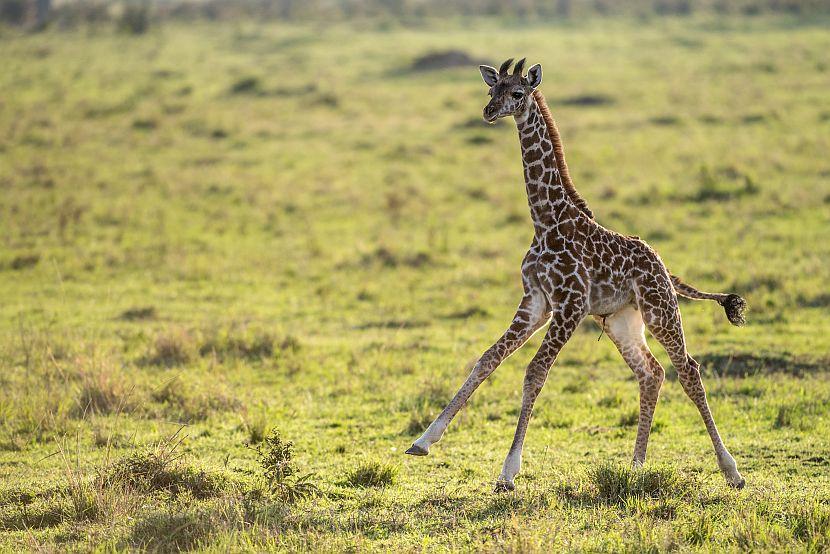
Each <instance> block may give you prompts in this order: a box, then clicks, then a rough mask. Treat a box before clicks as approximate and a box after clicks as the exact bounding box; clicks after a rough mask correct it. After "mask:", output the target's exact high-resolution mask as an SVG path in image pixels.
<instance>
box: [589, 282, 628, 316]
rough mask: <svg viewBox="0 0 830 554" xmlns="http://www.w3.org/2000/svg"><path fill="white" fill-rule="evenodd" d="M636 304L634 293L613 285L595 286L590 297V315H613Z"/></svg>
mask: <svg viewBox="0 0 830 554" xmlns="http://www.w3.org/2000/svg"><path fill="white" fill-rule="evenodd" d="M633 302H634V291H632V290H625V289H622V290H621V288H618V287H614V286H611V285H594V286H592V287H591V292H590V294H589V295H588V313H589V314H591V315H608V314H613V313H616V312H618V311H620V310H621V309H623V308H624V307H625V306H627V305H629V304H632V303H633Z"/></svg>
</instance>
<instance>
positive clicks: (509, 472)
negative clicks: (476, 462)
mask: <svg viewBox="0 0 830 554" xmlns="http://www.w3.org/2000/svg"><path fill="white" fill-rule="evenodd" d="M571 313H573V312H571ZM581 319H582V317H581V316H579V317H572V318H565V317H563V316H562V314H561V313H560V314H557V313H554V315H553V320H552V321H551V324H550V328H549V329H548V332H547V334H546V335H545V339H544V340H543V341H542V346H541V347H540V348H539V351H538V352H536V355H535V356H533V360H531V362H530V364H529V365H528V367H527V371H526V372H525V379H524V386H523V387H522V409H521V411H520V412H519V421H518V422H517V424H516V434H515V435H514V436H513V443H512V444H511V445H510V451H509V452H508V453H507V457H506V458H505V460H504V465H503V466H502V470H501V473H500V474H499V478H498V480H497V481H496V486H495V491H496V492H503V491H512V490H514V489H515V488H516V485H515V483H514V480H515V478H516V476H517V475H518V474H519V470H520V469H521V466H522V448H523V445H524V439H525V435H526V433H527V426H528V423H529V422H530V416H531V415H532V413H533V405H534V403H535V402H536V398H537V397H538V396H539V393H540V392H541V391H542V387H543V386H544V385H545V381H546V380H547V378H548V372H549V371H550V368H551V366H552V365H553V362H554V361H555V360H556V356H558V355H559V351H560V350H561V348H562V346H564V344H565V343H566V342H567V341H568V339H569V338H570V337H571V335H572V334H573V331H574V329H576V326H577V325H578V324H579V321H580V320H581Z"/></svg>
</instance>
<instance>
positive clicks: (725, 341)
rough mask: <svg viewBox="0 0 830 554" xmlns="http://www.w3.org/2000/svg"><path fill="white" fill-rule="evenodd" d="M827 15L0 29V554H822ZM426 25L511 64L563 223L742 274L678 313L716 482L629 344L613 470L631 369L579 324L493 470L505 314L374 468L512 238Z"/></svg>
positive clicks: (437, 39)
mask: <svg viewBox="0 0 830 554" xmlns="http://www.w3.org/2000/svg"><path fill="white" fill-rule="evenodd" d="M826 25H827V22H826V21H813V22H803V21H801V22H799V21H794V20H792V19H783V18H781V19H767V18H757V19H751V20H750V19H744V20H741V19H734V20H733V19H720V20H714V19H702V18H693V19H654V20H651V21H624V20H596V21H586V22H576V23H571V24H569V25H547V26H542V25H537V24H533V23H530V24H528V23H521V24H520V23H515V22H511V23H502V22H499V21H495V20H476V21H472V22H470V21H464V22H462V21H449V22H441V23H438V22H436V23H432V24H425V25H424V26H423V27H419V28H411V29H404V28H397V27H394V26H392V27H390V26H388V25H387V26H372V25H370V24H362V25H352V26H346V25H343V26H325V27H324V26H317V25H313V24H308V25H299V26H291V27H289V26H281V25H278V24H268V25H259V24H256V23H253V22H251V23H227V24H217V23H214V24H208V23H201V24H194V25H190V26H184V25H181V26H180V25H176V24H169V25H165V26H162V27H155V28H151V30H150V31H149V32H148V33H146V34H144V35H141V36H127V35H123V34H117V33H115V32H112V31H110V30H106V29H98V30H95V29H79V30H74V31H63V32H62V31H49V32H46V33H41V34H33V35H24V34H20V33H18V32H16V31H11V30H8V29H6V30H0V59H2V60H3V62H2V66H3V69H2V71H0V191H2V196H0V239H2V248H0V306H2V308H0V314H2V317H0V368H2V369H0V550H2V551H17V550H20V549H21V548H22V549H35V548H41V549H44V550H55V551H63V550H66V549H76V550H88V549H92V548H99V549H101V550H120V549H130V548H147V549H150V550H177V549H181V550H186V549H201V550H214V551H227V550H237V549H249V550H265V549H285V550H305V549H311V550H320V551H333V550H338V551H339V550H375V549H376V550H387V549H388V550H393V549H394V550H404V551H412V550H425V551H442V550H456V549H463V550H479V551H480V550H509V551H523V552H524V551H534V550H539V551H551V550H573V551H577V550H606V551H623V550H625V551H651V550H660V551H663V550H674V549H677V550H697V549H702V550H745V549H750V548H755V549H759V550H776V551H781V550H791V551H804V550H808V551H827V550H829V549H830V473H828V470H830V439H828V437H830V418H828V402H829V401H830V379H828V375H830V374H829V373H828V366H829V365H830V354H828V352H830V334H828V332H827V331H828V329H829V328H830V313H829V312H828V307H830V293H829V292H828V288H827V283H828V282H830V263H828V259H830V242H828V232H830V185H828V182H829V181H830V159H828V156H827V153H828V151H830V62H828V59H827V52H828V51H830V34H828V33H827V26H826ZM446 48H458V49H462V50H464V51H466V52H468V53H469V54H470V55H471V56H472V57H473V58H474V59H478V58H481V59H482V60H483V61H486V62H489V63H491V64H498V63H500V62H501V61H502V60H503V59H504V58H507V57H521V56H528V58H529V61H530V62H531V63H535V62H540V63H542V65H543V67H544V71H545V73H544V82H543V84H542V86H541V89H542V90H543V91H544V93H545V94H546V96H547V98H548V103H549V104H550V106H551V108H552V110H553V113H554V116H555V117H556V118H557V120H558V123H559V126H560V129H561V131H562V135H563V139H564V142H565V147H566V151H567V153H568V161H569V164H570V167H571V173H572V175H573V177H574V181H575V183H576V184H577V187H578V188H579V190H580V191H581V193H582V194H583V195H584V196H585V197H586V199H587V200H588V202H589V204H590V206H591V207H592V209H593V210H594V213H595V214H596V215H597V219H598V220H599V222H601V223H602V224H603V225H605V226H607V227H610V228H613V229H615V230H617V231H620V232H623V233H628V234H637V235H640V236H641V237H643V238H644V239H646V240H647V241H648V242H649V243H650V244H651V245H652V246H654V247H655V248H656V249H657V250H658V251H659V252H660V253H661V255H662V256H663V258H664V260H665V261H666V263H667V264H668V266H669V268H670V269H671V270H672V272H673V273H676V274H678V275H680V276H682V277H683V278H684V279H686V280H687V281H689V282H691V283H693V284H695V285H696V286H698V287H700V288H707V289H712V290H718V291H721V290H724V291H734V292H737V293H740V294H742V295H744V296H745V297H746V298H747V299H748V301H749V303H750V305H751V312H750V313H749V324H748V325H747V326H746V327H743V328H734V327H731V326H730V325H729V324H728V322H727V321H726V319H725V317H724V315H723V312H722V310H721V309H720V308H719V307H717V306H715V305H712V304H711V303H695V304H690V303H684V304H683V305H682V309H683V316H684V322H685V328H686V332H687V337H688V344H689V348H690V351H691V353H692V354H693V355H694V356H695V357H696V358H697V359H699V360H700V361H701V362H702V363H703V365H704V382H705V384H706V386H707V388H708V391H709V398H710V404H711V406H712V409H713V412H714V416H715V419H716V421H717V422H718V424H719V426H720V430H721V433H722V435H723V436H724V440H725V442H726V444H727V446H728V447H729V448H730V450H731V451H732V453H733V455H734V456H735V458H736V459H737V461H738V467H739V468H740V469H741V471H742V473H743V475H744V476H745V477H746V479H747V487H746V488H745V489H744V490H742V491H734V490H731V489H729V488H727V486H726V484H725V481H724V479H723V478H722V476H721V475H720V474H719V473H718V471H717V466H716V463H715V458H714V455H713V453H712V449H711V444H710V442H709V438H708V436H707V435H706V432H705V429H704V427H703V424H702V422H701V420H700V417H699V415H698V414H697V411H696V409H695V408H694V406H693V404H692V403H691V402H690V401H689V400H688V399H687V398H686V397H685V395H684V394H683V391H682V389H681V387H680V385H679V384H678V382H677V380H676V375H675V373H674V371H673V369H670V364H669V362H668V360H667V359H666V356H665V354H664V352H663V351H662V349H660V348H659V345H656V344H653V346H654V351H655V353H656V354H657V355H658V357H659V359H660V360H661V361H662V362H663V363H664V366H665V367H666V368H667V373H668V379H667V382H666V384H665V385H664V388H663V392H662V395H661V401H660V404H659V405H658V408H657V414H656V420H655V428H654V432H653V434H652V438H651V443H650V448H649V462H648V463H647V465H646V467H645V469H644V470H642V471H637V472H632V471H631V470H629V469H627V463H628V460H629V459H630V456H631V451H632V448H633V442H634V434H635V430H636V409H637V406H638V400H637V385H636V382H635V381H634V379H633V376H632V375H631V372H630V371H629V370H628V369H627V367H626V366H625V365H624V363H623V362H622V360H621V359H620V358H619V356H618V354H617V353H616V351H615V350H614V348H613V345H612V344H611V343H610V341H609V340H608V339H607V338H605V337H603V338H602V339H601V340H599V341H598V340H597V337H598V335H599V329H598V328H597V327H596V326H595V325H594V324H593V323H589V322H586V323H585V324H584V325H583V327H581V328H580V331H579V332H578V333H577V335H576V336H575V337H574V338H573V340H572V341H571V342H570V343H569V344H568V345H567V347H566V348H565V350H564V351H563V353H562V355H561V356H560V358H559V360H558V361H557V363H556V365H555V366H554V369H553V370H552V371H551V377H550V379H549V381H548V384H547V386H546V388H545V389H544V391H543V393H542V396H541V398H540V400H539V402H537V404H536V406H537V407H536V411H535V414H534V418H533V421H532V422H531V426H530V430H529V433H528V438H527V441H526V445H525V455H524V466H523V472H522V474H521V475H520V476H519V478H518V479H517V487H518V489H517V491H516V492H515V493H510V494H501V495H497V494H494V493H492V492H491V490H492V484H493V482H494V480H495V478H496V476H497V475H498V471H499V469H500V467H501V462H502V460H503V459H504V456H505V454H506V453H507V448H508V446H509V444H510V440H511V438H512V433H513V430H514V426H515V419H516V416H517V414H518V409H519V404H520V396H521V382H522V375H523V368H524V366H525V364H526V363H527V362H528V360H529V359H530V357H531V356H532V353H533V352H534V351H535V347H536V346H538V343H539V337H538V336H537V337H536V338H534V339H533V340H531V342H530V343H529V344H528V345H526V346H525V348H524V349H522V350H521V351H520V352H518V353H517V354H516V355H515V356H514V357H512V358H511V359H509V360H508V361H507V362H506V363H505V364H504V365H503V366H502V367H501V368H500V369H499V370H498V371H497V372H496V373H495V374H494V375H493V376H492V377H491V379H490V380H489V381H488V382H487V383H485V385H483V386H482V387H481V389H480V390H479V391H478V392H477V393H476V395H475V396H474V397H473V399H472V400H471V402H470V404H469V405H468V406H467V407H466V409H465V410H464V411H462V413H460V414H459V416H458V418H457V420H456V421H455V422H454V424H453V425H452V426H451V427H450V430H449V432H448V433H447V435H446V436H445V437H444V439H443V441H442V442H441V443H440V444H438V445H436V446H435V447H434V448H433V449H432V453H431V455H430V456H429V457H428V458H411V457H406V456H404V455H403V451H404V450H405V449H406V448H407V447H408V446H409V445H410V443H411V441H412V440H413V439H414V438H415V437H417V436H418V435H419V433H420V432H421V431H422V429H423V428H424V427H425V425H426V424H428V423H429V422H430V421H431V419H432V418H433V417H434V416H435V415H437V414H438V412H439V411H440V410H441V408H442V407H443V405H444V404H445V402H446V401H447V400H449V398H450V397H451V396H452V394H453V393H454V392H455V389H456V387H457V386H459V385H460V384H461V382H462V381H463V379H464V377H465V376H466V374H467V372H468V371H469V369H470V367H471V365H472V364H473V363H474V361H475V360H476V358H477V356H478V355H480V354H481V353H482V352H483V351H484V350H485V349H486V348H487V347H488V346H489V345H490V344H491V343H492V341H493V340H494V339H496V338H497V337H498V336H499V335H500V334H501V332H502V331H503V330H504V328H505V327H506V325H507V324H508V323H509V321H510V318H511V316H512V314H513V310H514V308H515V305H516V303H517V302H518V300H519V298H520V294H521V285H520V280H519V276H518V269H519V263H520V261H521V259H522V256H523V254H524V252H525V250H526V248H527V246H528V245H529V243H530V239H531V236H532V228H531V225H530V221H529V216H528V213H527V206H526V199H525V196H524V186H523V183H522V177H521V163H520V159H519V146H518V141H517V138H516V135H515V130H514V128H513V124H512V122H502V124H500V125H496V126H493V127H487V126H485V125H483V124H481V122H480V114H481V109H482V107H483V106H484V104H485V103H486V100H487V96H486V87H485V86H484V84H483V83H482V82H481V81H480V77H479V74H478V70H477V68H476V67H475V65H471V66H470V67H464V68H453V69H445V70H438V71H414V70H412V63H413V60H415V59H416V58H417V57H418V56H421V55H423V54H426V53H429V52H431V51H434V50H440V49H446ZM274 430H276V431H278V432H279V434H280V435H279V436H281V439H282V442H281V441H280V440H278V439H277V436H276V435H274V434H272V432H273V431H274ZM269 437H270V438H269ZM264 438H269V440H265V441H263V439H264ZM284 441H291V442H293V452H289V451H288V450H287V447H286V444H285V442H284Z"/></svg>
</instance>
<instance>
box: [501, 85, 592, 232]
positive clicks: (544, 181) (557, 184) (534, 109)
mask: <svg viewBox="0 0 830 554" xmlns="http://www.w3.org/2000/svg"><path fill="white" fill-rule="evenodd" d="M515 119H516V127H517V128H518V130H519V142H520V143H521V146H522V163H523V164H524V173H525V185H526V188H527V203H528V205H529V206H530V215H531V217H532V218H533V223H534V227H535V228H536V233H537V234H539V232H540V231H544V230H545V229H550V228H551V227H553V226H555V225H556V223H557V222H559V221H561V220H562V219H565V218H567V217H570V216H572V215H573V213H572V212H573V211H574V210H576V209H577V208H576V206H575V205H574V204H573V202H572V201H571V199H570V198H569V197H568V193H567V191H566V190H565V188H564V186H563V185H562V179H561V178H560V175H559V168H558V167H557V164H556V155H555V152H554V147H553V141H552V140H551V137H550V133H549V132H548V127H547V125H546V124H545V119H544V117H543V116H542V113H541V111H540V110H539V106H538V105H537V103H536V99H535V98H533V97H531V98H530V102H529V106H528V109H527V111H525V113H524V114H522V115H520V116H516V118H515Z"/></svg>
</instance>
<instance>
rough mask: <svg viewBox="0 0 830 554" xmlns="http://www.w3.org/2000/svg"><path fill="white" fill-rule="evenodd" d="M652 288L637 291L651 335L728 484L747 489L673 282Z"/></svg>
mask: <svg viewBox="0 0 830 554" xmlns="http://www.w3.org/2000/svg"><path fill="white" fill-rule="evenodd" d="M649 285H650V286H646V287H644V286H640V287H639V288H638V290H637V297H638V305H639V307H640V311H641V312H642V314H643V321H644V322H645V324H646V327H647V328H648V330H649V332H650V333H651V334H652V335H653V336H654V338H656V339H657V341H658V342H659V343H660V344H661V345H662V346H663V348H665V349H666V352H667V353H668V355H669V358H670V359H671V361H672V365H674V367H675V369H676V370H677V376H678V379H679V380H680V384H681V385H682V386H683V391H684V392H685V393H686V395H687V396H688V397H689V399H690V400H691V401H692V402H694V404H695V406H696V407H697V409H698V412H700V416H701V418H702V419H703V423H704V425H705V426H706V431H707V432H708V433H709V438H710V439H711V440H712V446H713V448H714V450H715V455H716V456H717V460H718V467H719V468H720V470H721V472H722V473H723V475H724V477H726V481H727V483H729V484H730V485H731V486H733V487H735V488H738V489H740V488H743V487H744V485H745V484H746V481H745V480H744V478H743V477H742V476H741V474H740V472H738V467H737V464H736V463H735V458H733V457H732V455H731V454H730V453H729V450H727V448H726V446H725V445H724V444H723V440H722V439H721V436H720V433H719V432H718V428H717V425H715V419H714V417H712V411H711V409H710V408H709V402H708V401H707V399H706V390H705V389H704V387H703V381H702V380H701V378H700V364H699V363H698V362H697V361H696V360H695V359H694V358H692V357H691V356H690V355H689V353H688V352H687V351H686V339H685V337H684V336H683V325H682V322H681V318H680V310H679V308H678V306H677V298H676V297H675V295H674V293H673V291H672V289H671V281H669V277H668V275H667V274H666V275H665V276H663V275H658V276H656V277H654V279H653V280H652V281H651V282H650V283H649Z"/></svg>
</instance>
